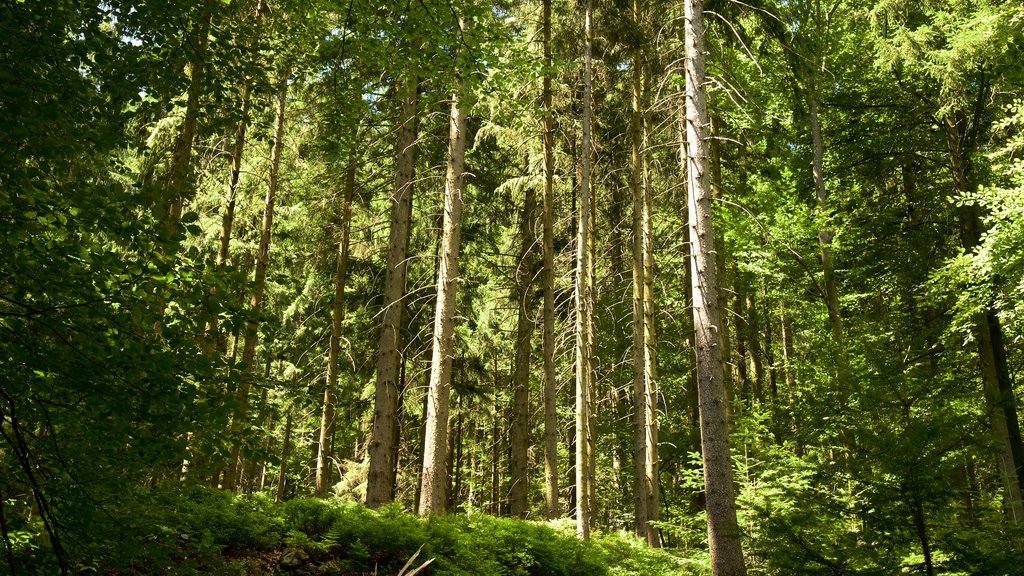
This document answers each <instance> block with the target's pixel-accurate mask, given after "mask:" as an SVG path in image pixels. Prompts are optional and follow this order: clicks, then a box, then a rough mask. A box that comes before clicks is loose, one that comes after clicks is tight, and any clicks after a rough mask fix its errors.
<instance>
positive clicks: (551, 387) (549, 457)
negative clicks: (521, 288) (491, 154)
mask: <svg viewBox="0 0 1024 576" xmlns="http://www.w3.org/2000/svg"><path fill="white" fill-rule="evenodd" d="M543 2H544V6H543V23H542V27H543V37H544V80H543V94H542V96H541V98H542V100H543V105H544V200H543V202H544V231H543V236H544V237H543V244H544V246H543V260H544V334H543V338H544V343H543V346H544V508H545V511H546V513H547V517H548V519H554V518H557V517H558V516H559V515H560V514H561V509H560V506H559V503H558V413H557V406H556V394H555V393H556V391H557V389H558V383H557V381H556V373H555V249H554V220H555V215H554V211H555V196H554V179H555V137H554V125H553V119H552V114H553V110H552V105H551V73H552V72H551V67H552V57H551V0H543Z"/></svg>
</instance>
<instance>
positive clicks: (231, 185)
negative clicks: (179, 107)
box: [217, 83, 250, 270]
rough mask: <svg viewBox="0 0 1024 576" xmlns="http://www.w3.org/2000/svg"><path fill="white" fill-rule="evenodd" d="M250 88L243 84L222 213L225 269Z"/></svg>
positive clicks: (220, 255) (221, 245) (220, 253)
mask: <svg viewBox="0 0 1024 576" xmlns="http://www.w3.org/2000/svg"><path fill="white" fill-rule="evenodd" d="M249 93H250V88H249V84H248V83H246V84H245V85H244V86H242V117H241V118H240V119H239V120H238V123H237V124H235V140H234V143H233V144H232V146H231V173H230V174H229V175H228V193H227V197H226V198H225V200H224V212H223V213H222V215H221V229H220V243H219V246H218V249H217V267H218V268H219V269H221V270H223V269H224V268H225V267H226V266H227V264H228V258H229V257H230V255H231V232H232V229H233V228H234V225H235V204H236V202H237V200H238V181H239V176H240V175H241V173H242V154H243V152H244V151H245V132H246V129H247V128H248V126H249V105H250V94H249Z"/></svg>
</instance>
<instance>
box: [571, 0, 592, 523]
mask: <svg viewBox="0 0 1024 576" xmlns="http://www.w3.org/2000/svg"><path fill="white" fill-rule="evenodd" d="M584 10H585V12H584V33H585V35H586V38H585V41H584V50H583V142H582V146H581V151H580V158H581V161H580V164H581V174H580V204H579V216H578V221H577V225H578V229H577V233H576V290H575V294H574V296H575V300H576V302H575V304H576V535H577V536H578V537H579V538H580V539H581V540H587V539H589V538H590V521H591V513H592V510H591V508H590V505H591V495H590V466H589V464H590V454H591V452H590V448H589V445H590V434H591V431H590V414H589V408H590V389H591V382H590V378H591V362H590V345H589V344H590V343H589V341H588V332H589V319H590V308H591V305H592V302H593V300H592V293H591V288H590V286H589V285H588V282H587V281H588V279H589V276H590V201H591V199H590V131H591V127H590V123H591V119H590V114H591V105H590V99H591V65H592V64H591V27H592V20H593V8H592V6H591V0H586V5H585V8H584Z"/></svg>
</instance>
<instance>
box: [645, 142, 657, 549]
mask: <svg viewBox="0 0 1024 576" xmlns="http://www.w3.org/2000/svg"><path fill="white" fill-rule="evenodd" d="M648 148H649V142H648V137H647V127H646V123H645V124H644V133H643V150H644V151H645V153H644V155H643V174H644V175H645V179H644V187H643V204H642V208H643V218H642V231H643V239H644V242H643V267H644V283H643V288H644V293H643V300H644V302H643V303H644V307H643V308H644V354H645V355H644V364H645V366H646V378H645V379H644V384H645V388H644V395H645V396H646V399H645V403H644V408H645V415H646V421H645V424H646V434H645V435H644V438H645V440H646V442H647V446H646V452H645V460H644V465H645V470H644V472H645V480H646V484H647V485H646V490H647V520H648V526H647V544H648V546H651V547H658V546H660V545H661V536H660V534H659V531H658V530H656V529H654V528H652V527H651V525H650V522H652V521H657V520H658V519H659V518H660V511H659V510H660V507H661V504H660V503H661V497H660V494H659V486H660V482H659V466H660V465H659V456H658V370H657V366H658V363H657V339H656V335H655V326H654V231H653V221H652V214H651V194H650V188H649V186H648V185H647V183H646V175H647V174H649V173H650V171H649V168H648V156H647V154H646V150H647V149H648Z"/></svg>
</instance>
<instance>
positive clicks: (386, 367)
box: [366, 73, 419, 508]
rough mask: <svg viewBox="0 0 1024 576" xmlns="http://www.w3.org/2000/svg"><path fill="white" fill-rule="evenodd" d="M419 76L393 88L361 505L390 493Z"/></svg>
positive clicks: (373, 505) (375, 502) (394, 459)
mask: <svg viewBox="0 0 1024 576" xmlns="http://www.w3.org/2000/svg"><path fill="white" fill-rule="evenodd" d="M418 84H419V81H418V79H417V76H416V75H415V74H414V73H409V74H408V75H407V76H406V77H405V78H404V79H403V80H402V81H401V84H400V86H399V89H398V97H399V98H400V102H401V104H400V106H401V110H400V113H399V119H398V121H399V125H398V133H397V139H396V144H395V156H396V160H395V164H396V170H395V193H394V196H392V200H391V201H392V207H391V232H390V240H389V247H388V260H387V267H388V268H387V275H386V278H385V280H384V311H383V316H384V317H383V319H382V320H381V327H380V340H379V343H378V346H377V350H378V351H377V384H376V388H375V390H374V405H373V431H372V433H371V439H370V471H369V476H368V478H367V482H366V505H367V506H369V507H370V508H377V507H379V506H382V505H384V504H387V503H388V502H391V501H392V500H393V499H394V497H395V492H394V486H395V474H396V469H395V467H396V466H397V464H398V462H397V450H396V448H397V443H398V419H397V412H398V372H399V364H400V363H401V341H402V339H401V329H402V316H403V313H404V310H405V302H404V300H403V299H404V297H405V284H406V272H407V262H406V253H407V252H408V248H409V225H410V220H411V218H412V194H413V178H414V169H415V159H416V120H417V117H416V90H417V88H418Z"/></svg>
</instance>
